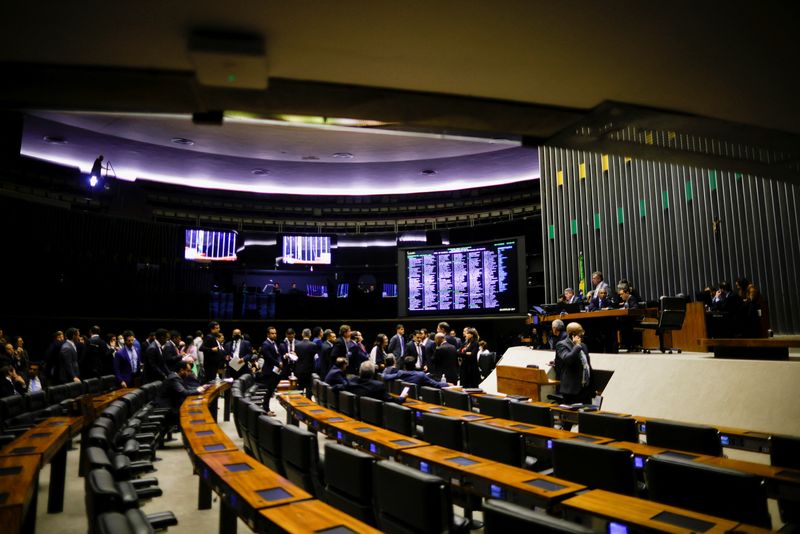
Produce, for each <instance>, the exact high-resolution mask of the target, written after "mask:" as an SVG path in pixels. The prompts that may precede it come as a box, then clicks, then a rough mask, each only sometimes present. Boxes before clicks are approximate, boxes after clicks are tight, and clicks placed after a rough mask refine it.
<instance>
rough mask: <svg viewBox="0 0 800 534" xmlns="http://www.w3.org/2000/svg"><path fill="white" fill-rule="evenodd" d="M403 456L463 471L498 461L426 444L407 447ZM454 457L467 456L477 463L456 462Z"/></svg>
mask: <svg viewBox="0 0 800 534" xmlns="http://www.w3.org/2000/svg"><path fill="white" fill-rule="evenodd" d="M401 456H410V457H413V458H417V459H419V460H424V461H426V462H429V463H433V464H438V465H441V466H443V467H445V468H447V469H452V470H455V471H462V472H470V471H474V470H475V469H477V468H478V467H480V466H482V465H495V464H496V463H497V462H495V461H493V460H487V459H486V458H481V457H480V456H475V455H472V454H468V453H466V452H459V451H454V450H453V449H446V448H444V447H440V446H438V445H426V446H423V447H413V448H410V449H406V450H404V451H403V452H402V453H401ZM453 458H466V459H467V460H469V461H471V462H475V463H472V464H470V465H462V464H459V463H456V462H454V461H453Z"/></svg>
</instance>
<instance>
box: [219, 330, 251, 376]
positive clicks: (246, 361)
mask: <svg viewBox="0 0 800 534" xmlns="http://www.w3.org/2000/svg"><path fill="white" fill-rule="evenodd" d="M231 337H232V339H231V340H230V341H228V342H226V343H225V352H226V353H227V356H226V359H227V361H228V364H227V365H226V366H225V376H226V377H227V378H233V379H234V380H236V379H238V378H239V377H240V376H242V375H246V374H248V373H249V372H250V361H251V359H252V357H253V345H252V343H250V342H249V341H248V340H246V339H244V338H243V337H242V331H241V330H239V329H238V328H236V329H234V330H233V333H232V336H231Z"/></svg>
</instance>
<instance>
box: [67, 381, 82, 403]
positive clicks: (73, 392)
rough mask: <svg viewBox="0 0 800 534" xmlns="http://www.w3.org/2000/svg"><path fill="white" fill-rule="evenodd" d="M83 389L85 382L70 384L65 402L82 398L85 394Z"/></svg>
mask: <svg viewBox="0 0 800 534" xmlns="http://www.w3.org/2000/svg"><path fill="white" fill-rule="evenodd" d="M83 388H84V385H83V382H70V383H69V384H67V395H66V397H65V399H64V400H66V399H74V398H75V397H80V396H81V395H83V394H84V389H83Z"/></svg>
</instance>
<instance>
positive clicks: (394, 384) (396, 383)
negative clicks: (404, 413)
mask: <svg viewBox="0 0 800 534" xmlns="http://www.w3.org/2000/svg"><path fill="white" fill-rule="evenodd" d="M386 385H387V386H388V389H389V393H394V394H395V395H399V394H400V392H401V391H403V385H402V380H391V381H389V382H388V383H387V384H386Z"/></svg>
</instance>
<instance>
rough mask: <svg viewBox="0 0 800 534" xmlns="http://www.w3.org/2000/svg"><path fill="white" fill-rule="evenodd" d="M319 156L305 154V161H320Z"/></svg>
mask: <svg viewBox="0 0 800 534" xmlns="http://www.w3.org/2000/svg"><path fill="white" fill-rule="evenodd" d="M318 160H319V158H318V157H317V156H303V161H318Z"/></svg>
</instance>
